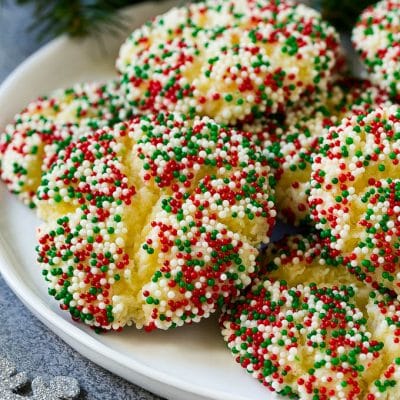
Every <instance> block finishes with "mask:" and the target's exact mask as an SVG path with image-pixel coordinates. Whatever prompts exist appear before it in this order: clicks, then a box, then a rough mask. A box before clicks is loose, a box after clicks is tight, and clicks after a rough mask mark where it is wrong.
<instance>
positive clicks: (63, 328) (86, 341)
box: [0, 1, 268, 400]
mask: <svg viewBox="0 0 400 400" xmlns="http://www.w3.org/2000/svg"><path fill="white" fill-rule="evenodd" d="M149 3H150V4H151V3H153V4H154V6H155V7H156V6H157V5H158V2H156V1H150V2H147V5H148V4H149ZM144 4H146V3H143V4H138V5H133V6H131V7H129V9H130V10H132V9H137V8H140V7H141V6H143V5H144ZM69 42H73V40H72V39H70V38H68V37H67V36H66V35H62V36H60V37H58V38H55V39H53V40H51V41H49V42H48V43H46V44H45V45H43V46H42V47H40V48H39V49H38V50H36V51H35V52H33V53H32V54H30V55H29V56H28V57H27V58H26V59H25V60H24V61H22V62H21V63H20V64H19V65H18V66H17V67H16V68H15V69H14V70H13V71H11V73H10V74H9V75H8V76H7V77H6V78H5V79H4V81H3V82H2V83H1V85H0V98H1V97H3V96H5V94H7V92H9V90H10V88H11V87H12V86H13V84H14V82H15V80H17V79H18V77H19V76H21V75H24V74H25V73H28V72H29V70H30V69H31V68H32V67H33V66H34V65H36V64H37V63H38V62H39V61H40V59H41V58H43V57H45V56H46V55H47V54H49V53H51V52H53V51H55V49H56V48H57V47H63V46H67V45H68V43H69ZM15 201H18V199H17V198H15ZM15 264H17V265H18V262H17V261H16V259H15V256H14V255H13V252H12V251H11V249H10V248H9V245H8V244H7V242H6V240H5V239H4V237H3V233H2V232H1V231H0V274H1V275H2V277H3V278H4V280H5V282H6V284H7V285H8V287H9V288H10V289H11V290H12V291H13V292H14V294H15V295H16V296H17V297H18V298H19V299H20V300H21V302H22V303H23V304H24V306H25V307H27V308H28V309H29V310H30V312H31V313H32V314H33V316H34V317H36V318H38V319H39V320H40V321H41V322H42V323H43V324H44V325H45V326H46V327H47V328H49V329H50V330H51V331H52V332H53V333H54V334H56V335H57V336H58V337H59V338H61V339H62V340H63V341H64V342H65V343H67V344H68V345H69V346H71V347H72V348H74V350H75V351H77V352H78V353H80V354H82V355H83V356H85V357H87V358H88V359H90V360H91V361H92V362H94V363H95V364H97V365H100V366H101V367H103V368H105V369H107V370H109V371H111V372H112V373H114V374H116V375H118V376H122V377H123V378H124V379H126V380H127V381H129V382H131V383H133V384H136V385H137V386H140V387H143V388H145V389H146V390H148V391H150V392H152V393H154V394H157V395H159V396H162V397H165V396H166V394H165V393H163V391H162V390H161V389H162V388H164V389H165V388H166V387H169V388H170V389H172V390H173V391H174V393H172V392H171V390H169V392H170V393H171V395H173V396H174V397H169V395H168V394H167V396H168V397H167V398H170V399H171V400H178V397H179V399H182V400H187V399H188V397H181V396H187V395H190V396H192V399H195V400H197V399H199V400H203V399H204V400H248V398H247V397H246V398H245V397H242V396H240V395H234V394H227V393H224V392H221V391H220V390H217V389H207V388H205V387H203V386H201V385H200V384H194V383H188V382H186V381H185V380H184V379H179V378H176V377H173V376H172V377H171V376H170V375H168V374H167V373H165V372H162V371H157V370H154V369H153V368H152V367H149V366H147V365H144V364H142V363H140V362H139V361H137V360H133V359H130V358H129V357H127V356H125V355H124V354H122V353H120V352H118V351H117V350H113V349H112V348H109V347H108V346H107V345H105V344H103V343H101V342H99V341H97V340H96V339H95V338H93V337H91V336H90V335H88V333H87V332H86V331H85V330H83V329H81V328H80V327H78V326H76V325H74V323H73V322H72V321H68V320H65V319H64V318H62V317H61V316H60V315H59V314H57V313H56V312H55V311H53V310H52V309H51V308H49V307H48V306H46V304H45V303H44V302H43V301H42V299H41V298H40V297H39V296H38V295H37V294H36V293H35V292H34V290H33V289H31V288H30V287H29V286H28V285H27V284H26V283H25V280H24V279H23V278H21V274H20V273H18V271H17V270H15V268H13V265H15ZM221 340H222V337H221ZM78 347H79V349H78ZM227 351H228V350H227ZM96 357H100V358H101V360H99V359H97V360H96ZM100 361H101V363H100ZM104 361H106V362H109V361H111V362H112V363H113V365H111V366H109V365H107V364H106V363H105V362H104ZM232 362H234V360H233V359H232ZM120 368H126V369H127V370H129V371H131V372H134V373H135V376H134V377H133V379H129V378H128V377H127V376H126V375H125V376H124V375H122V374H121V373H120V372H119V370H118V369H120ZM140 377H143V378H146V379H147V380H150V381H149V382H147V381H144V382H141V381H140V380H139V379H140ZM151 383H155V384H156V385H155V386H152V385H151ZM255 383H256V382H255ZM157 385H162V386H157ZM164 385H165V386H166V387H165V386H164ZM175 391H177V392H175ZM265 394H266V396H268V392H266V393H265ZM176 396H178V397H176ZM194 396H195V397H194Z"/></svg>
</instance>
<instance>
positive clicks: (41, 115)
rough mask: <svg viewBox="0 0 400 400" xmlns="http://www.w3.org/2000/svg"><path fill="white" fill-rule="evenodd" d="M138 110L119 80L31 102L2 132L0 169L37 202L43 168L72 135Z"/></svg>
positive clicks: (18, 190) (23, 194) (26, 199)
mask: <svg viewBox="0 0 400 400" xmlns="http://www.w3.org/2000/svg"><path fill="white" fill-rule="evenodd" d="M131 115H132V110H131V109H130V107H129V106H128V105H127V104H126V102H125V99H123V98H122V97H121V96H120V92H119V83H118V82H117V81H110V82H108V83H105V84H98V83H83V84H77V85H75V86H73V87H72V88H69V89H60V90H57V91H55V92H53V93H52V94H51V95H50V96H49V97H41V98H39V99H37V100H36V101H34V102H32V103H30V104H29V105H28V106H27V107H26V108H25V109H24V110H22V111H21V112H20V113H19V114H17V115H16V116H15V117H14V121H13V122H12V123H10V124H9V125H7V126H6V128H5V132H3V133H2V134H1V135H0V173H1V179H2V180H3V181H4V182H5V183H6V184H7V186H8V188H9V190H10V191H11V192H12V193H15V194H17V195H18V196H19V198H20V199H21V200H22V201H23V202H24V203H26V204H29V205H30V206H32V207H33V206H34V201H35V192H36V189H37V187H38V185H39V183H40V177H41V174H42V172H43V171H47V170H48V169H49V167H50V166H51V165H52V163H53V162H54V161H55V160H56V159H57V156H58V153H59V152H60V151H61V150H62V149H63V148H65V147H66V146H68V145H69V144H70V143H71V141H72V140H74V139H76V138H77V137H80V136H81V135H83V134H88V133H90V132H94V131H95V130H96V129H98V128H101V127H104V126H113V125H114V124H115V123H117V122H120V121H122V120H125V119H126V118H128V117H130V116H131Z"/></svg>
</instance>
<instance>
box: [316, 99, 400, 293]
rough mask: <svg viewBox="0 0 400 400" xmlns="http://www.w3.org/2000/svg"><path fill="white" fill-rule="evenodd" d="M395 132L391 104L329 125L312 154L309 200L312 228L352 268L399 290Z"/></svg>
mask: <svg viewBox="0 0 400 400" xmlns="http://www.w3.org/2000/svg"><path fill="white" fill-rule="evenodd" d="M399 132H400V108H399V107H398V106H395V105H394V106H391V107H387V108H382V109H377V110H376V111H374V112H372V113H370V114H367V115H364V114H361V115H359V116H353V117H351V118H348V119H344V120H343V122H342V124H341V125H340V126H338V127H334V128H331V129H330V130H329V134H328V135H327V138H326V141H325V147H324V149H323V151H321V152H320V153H319V154H318V155H317V156H315V157H314V163H313V166H312V170H313V172H312V181H311V194H310V198H309V202H310V206H311V210H312V211H311V215H312V218H313V220H314V221H315V223H316V227H317V228H318V229H320V230H321V232H322V233H321V234H322V235H323V236H324V237H326V238H328V239H329V241H330V246H331V247H332V248H334V249H337V250H340V251H342V252H343V253H344V255H346V256H347V257H349V260H348V262H349V266H351V267H352V268H353V271H354V272H355V273H356V274H357V275H359V276H360V277H361V278H362V279H365V281H366V282H367V283H370V284H373V285H374V287H375V288H378V287H388V288H389V289H392V290H394V291H396V292H397V293H400V290H399V285H398V278H399V276H400V275H398V274H399V273H398V262H397V261H398V246H399V240H398V237H399V231H398V220H397V219H398V215H399V210H400V208H399V204H398V198H399V194H398V191H399V183H398V180H397V179H396V178H397V177H398V171H399V167H398V165H399V158H400V155H399V153H400V140H399V139H400V136H399ZM376 285H377V286H376Z"/></svg>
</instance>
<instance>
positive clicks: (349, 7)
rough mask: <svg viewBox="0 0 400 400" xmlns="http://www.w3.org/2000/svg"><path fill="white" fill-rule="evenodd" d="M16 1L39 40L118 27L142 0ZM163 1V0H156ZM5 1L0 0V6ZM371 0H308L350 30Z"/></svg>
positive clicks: (326, 17) (335, 22)
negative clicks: (26, 9)
mask: <svg viewBox="0 0 400 400" xmlns="http://www.w3.org/2000/svg"><path fill="white" fill-rule="evenodd" d="M9 1H12V0H9ZM14 1H16V3H17V4H21V5H24V4H33V5H34V7H35V10H34V15H35V23H34V24H33V25H32V26H31V29H33V30H35V31H36V32H37V35H38V38H39V39H44V38H50V37H54V36H58V35H61V34H64V33H67V34H69V35H70V36H73V37H82V36H86V35H88V34H90V33H98V32H101V31H107V30H112V29H113V30H114V31H115V30H120V29H122V28H123V27H124V23H123V21H122V20H121V17H120V16H119V14H118V10H119V9H120V8H121V7H125V6H128V5H132V4H137V3H140V2H142V1H143V0H50V1H49V0H14ZM159 1H162V0H159ZM5 2H6V0H0V6H3V5H4V3H5ZM374 2H375V1H374V0H357V1H355V0H310V1H309V3H310V4H311V6H313V7H315V8H317V9H319V10H320V11H321V12H322V15H323V16H324V18H325V19H327V20H328V21H330V22H331V23H333V24H334V25H335V26H336V27H337V28H338V29H339V30H350V29H351V28H352V26H353V25H354V23H355V21H356V19H357V17H358V15H359V14H360V13H361V11H362V10H363V9H364V8H365V7H367V6H368V5H370V4H372V3H374Z"/></svg>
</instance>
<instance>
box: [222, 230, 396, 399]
mask: <svg viewBox="0 0 400 400" xmlns="http://www.w3.org/2000/svg"><path fill="white" fill-rule="evenodd" d="M323 242H324V241H323V240H321V239H318V238H317V237H310V238H301V237H299V236H296V237H292V238H289V239H288V242H287V243H286V244H284V242H282V244H278V245H277V246H276V247H275V249H274V250H273V251H271V252H270V254H269V255H268V256H267V260H266V263H267V265H269V266H270V268H271V275H276V276H279V274H283V275H284V276H285V277H286V276H287V277H288V281H286V280H283V279H280V280H278V279H277V280H275V279H274V278H273V277H272V276H268V273H267V275H266V276H265V277H264V278H263V279H260V280H256V281H255V283H254V284H253V286H252V287H251V289H250V291H249V292H248V293H247V295H243V296H241V297H239V298H238V299H236V300H234V301H233V302H232V303H231V304H229V305H228V306H227V308H226V310H225V312H224V314H223V315H222V316H221V320H220V323H221V327H222V335H223V337H224V339H225V341H226V342H227V345H228V348H229V349H230V350H231V352H232V353H233V355H234V357H235V360H236V361H237V362H238V363H240V364H241V366H242V367H243V368H245V369H246V370H247V372H248V373H249V374H250V375H251V376H253V377H254V378H256V379H257V380H259V381H260V382H261V383H262V384H263V385H264V386H266V387H267V388H269V389H270V390H271V391H274V392H277V393H279V394H282V395H286V396H288V397H290V398H301V399H310V400H311V399H312V400H328V399H332V400H333V399H335V400H339V399H346V400H356V399H367V400H376V399H391V400H395V399H396V398H397V397H396V396H397V394H396V393H398V388H397V382H398V377H399V376H400V369H399V366H400V358H399V355H400V347H399V346H398V343H399V339H400V330H399V326H400V323H399V317H400V303H399V302H398V300H394V299H391V298H389V297H388V296H385V295H381V294H377V293H375V292H372V293H371V294H370V295H369V296H368V291H366V290H365V289H362V286H361V285H360V283H358V282H354V283H353V284H352V283H351V276H350V274H347V275H345V274H346V272H345V269H344V268H343V266H341V265H340V263H337V262H336V261H335V260H334V259H331V258H330V255H329V248H327V247H326V246H325V244H324V243H323ZM328 255H329V256H328ZM327 256H328V257H327ZM323 270H328V271H327V272H326V273H323V272H321V273H320V272H319V271H323ZM314 278H315V279H314ZM341 280H343V283H339V282H340V281H341ZM300 282H301V283H300Z"/></svg>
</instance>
